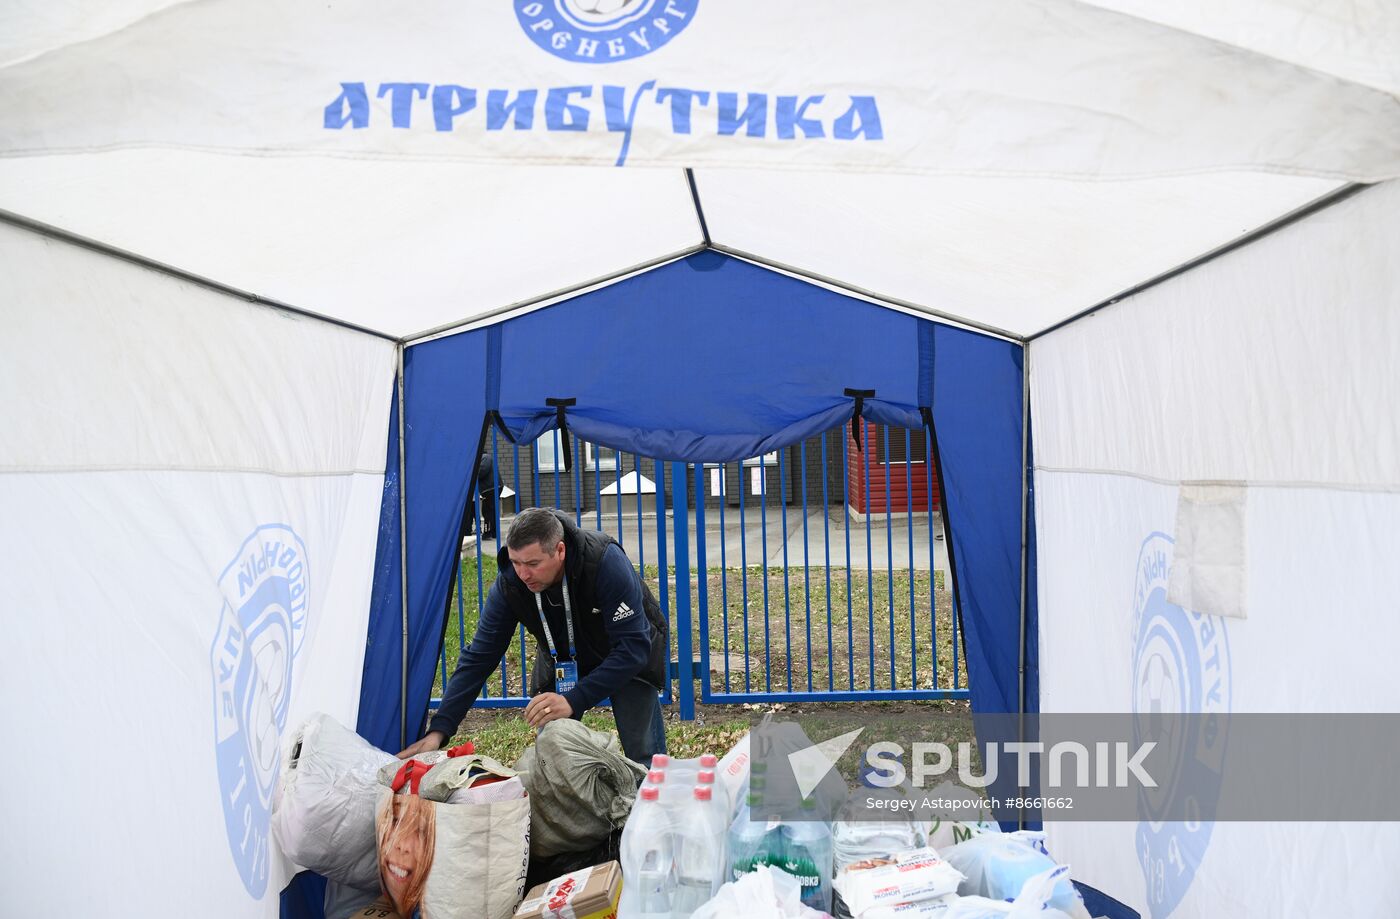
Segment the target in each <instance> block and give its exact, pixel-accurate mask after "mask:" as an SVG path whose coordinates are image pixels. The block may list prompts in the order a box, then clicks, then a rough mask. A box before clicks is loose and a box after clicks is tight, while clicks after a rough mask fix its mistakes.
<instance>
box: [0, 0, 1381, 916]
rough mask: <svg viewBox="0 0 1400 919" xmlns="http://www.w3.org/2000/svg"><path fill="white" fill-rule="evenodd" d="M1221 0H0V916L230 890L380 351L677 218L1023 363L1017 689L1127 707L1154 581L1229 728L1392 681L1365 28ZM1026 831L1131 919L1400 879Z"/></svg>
mask: <svg viewBox="0 0 1400 919" xmlns="http://www.w3.org/2000/svg"><path fill="white" fill-rule="evenodd" d="M1218 6H1220V5H1219V4H1205V3H1196V2H1191V3H1179V4H1173V5H1172V8H1171V9H1170V10H1165V9H1162V8H1161V7H1162V5H1161V4H1149V3H1143V2H1132V0H1123V2H1082V0H1038V2H1037V0H996V2H988V3H980V4H966V3H955V2H952V0H938V2H928V0H922V2H918V0H900V2H890V3H885V4H880V5H879V6H878V8H877V9H873V10H864V9H858V8H854V7H851V6H850V5H848V4H837V3H834V2H825V0H823V2H819V3H814V2H803V3H799V2H796V0H781V2H769V3H764V4H740V3H732V2H731V3H721V2H719V0H706V2H704V3H701V2H699V0H670V2H662V0H628V2H625V3H602V4H598V3H581V2H577V0H554V2H525V0H515V2H513V3H511V4H504V3H498V4H491V5H485V4H481V5H474V6H471V7H466V6H464V5H462V4H453V3H446V2H441V0H431V2H425V3H419V4H415V5H412V6H411V7H405V8H393V9H387V8H385V7H384V6H383V5H382V4H371V3H367V2H363V0H349V2H342V3H334V4H291V5H289V4H279V3H272V2H267V0H248V2H243V3H232V2H229V0H200V2H180V0H123V2H120V3H110V2H109V3H105V4H95V3H90V2H89V3H83V2H65V3H49V4H33V3H13V4H10V5H8V6H6V7H4V8H3V9H0V111H3V112H4V117H3V119H0V210H3V211H4V212H5V219H4V222H3V224H0V279H3V280H0V291H3V303H4V307H3V308H4V312H5V328H6V335H5V338H4V351H5V360H4V361H3V362H0V368H2V369H0V374H3V375H4V378H5V384H4V387H3V390H2V391H3V398H4V404H5V413H4V419H5V421H6V427H7V430H8V432H9V436H8V437H7V438H6V439H5V442H4V446H3V447H0V455H3V461H0V469H3V472H4V475H3V476H0V489H3V491H4V495H5V505H4V506H5V507H6V509H7V510H8V513H7V514H6V515H5V521H4V523H3V524H0V557H3V558H4V559H5V563H4V565H5V567H4V571H5V573H6V575H7V578H6V580H7V581H8V583H9V584H11V585H12V590H11V597H10V602H9V604H8V606H7V609H8V610H9V617H10V620H11V627H10V629H9V630H8V632H9V635H10V640H9V641H8V642H7V643H6V648H7V653H6V655H5V657H6V660H5V666H4V668H3V673H4V678H3V679H4V698H5V700H6V701H5V703H4V716H5V724H6V725H7V727H9V729H10V731H9V733H10V736H11V737H12V738H14V739H15V740H16V741H17V744H16V754H15V755H12V756H11V757H10V758H9V763H10V765H8V766H7V767H6V768H5V769H4V770H3V772H0V783H3V787H4V788H5V789H6V792H5V798H4V800H5V802H6V804H7V806H8V808H7V809H8V810H9V811H10V813H11V814H13V815H15V816H17V818H18V819H17V821H16V825H17V827H18V828H19V831H18V832H12V833H8V834H6V839H7V841H6V842H5V843H4V844H3V845H4V850H3V852H4V855H5V859H4V862H5V864H6V865H7V866H8V867H7V869H6V871H5V872H4V875H3V876H4V877H5V879H6V880H8V881H9V882H10V884H9V887H10V889H11V894H10V900H9V901H7V902H11V903H13V904H14V906H13V908H14V909H16V910H19V911H38V910H47V911H50V912H76V911H77V910H78V909H79V908H83V907H86V908H88V909H89V910H90V908H91V906H92V905H93V904H94V903H97V902H108V903H112V904H123V905H122V906H114V907H113V908H114V909H115V910H116V911H119V912H122V911H128V910H129V911H136V910H138V909H139V910H141V911H142V912H145V913H162V914H164V913H171V914H174V913H177V912H178V913H183V912H186V911H188V909H189V908H190V905H191V904H194V905H197V908H200V909H202V910H205V911H214V912H218V913H219V914H226V915H230V916H242V915H249V916H253V915H271V914H272V913H273V912H274V911H275V910H276V908H277V906H276V903H277V897H276V896H275V894H276V891H277V890H278V889H280V887H281V886H282V885H283V884H284V883H285V882H286V880H287V878H288V877H289V876H290V873H291V872H292V871H293V870H294V869H293V867H292V866H291V865H289V864H288V863H286V861H285V860H284V859H282V858H281V856H280V854H279V853H278V852H276V850H275V848H274V847H271V845H270V841H269V839H268V836H267V824H266V813H267V807H268V800H267V795H268V792H269V789H270V787H271V782H272V780H273V777H274V775H275V772H276V762H277V756H278V755H279V749H280V748H279V738H280V736H281V734H282V732H283V731H284V730H285V729H286V727H287V725H289V724H292V723H295V722H296V721H297V719H299V718H300V717H302V716H304V715H305V714H307V713H309V712H311V711H315V710H323V711H327V712H330V713H331V714H333V715H335V716H336V717H338V718H340V719H342V720H344V721H346V722H347V723H354V721H355V719H356V715H357V713H358V709H359V705H360V698H361V673H362V664H363V661H364V659H365V655H366V649H365V644H366V642H365V636H366V630H367V623H368V622H369V617H370V594H371V589H372V582H373V580H374V577H375V567H376V541H377V540H382V539H383V538H384V536H385V532H387V531H392V530H394V529H396V528H397V527H398V525H399V524H398V521H397V520H394V521H389V520H387V519H381V499H382V497H383V494H382V493H383V489H384V485H385V473H386V469H387V470H388V471H389V472H390V473H391V478H392V473H393V472H395V471H396V470H394V469H393V459H392V454H388V453H386V442H388V441H389V440H390V438H391V437H392V435H393V433H394V432H393V430H392V429H391V409H392V408H393V406H392V405H391V402H392V399H393V393H394V385H393V381H394V378H395V371H396V367H398V366H402V362H403V353H404V351H405V350H406V349H407V350H409V351H411V350H412V349H414V348H415V347H418V346H419V345H420V344H423V343H426V342H428V341H430V340H432V339H434V338H435V337H439V336H442V335H445V334H448V333H452V332H458V331H461V330H465V329H472V328H480V327H485V326H489V325H491V324H492V323H496V322H499V321H500V320H502V319H504V318H506V317H511V316H516V315H519V314H521V313H523V312H525V311H528V310H532V309H535V308H537V307H539V306H541V305H543V304H547V303H551V302H555V301H558V300H560V299H563V298H565V297H568V296H571V295H573V294H576V293H578V292H581V291H584V290H588V289H590V288H593V287H597V286H600V285H605V284H609V283H612V282H614V281H617V280H618V279H620V278H624V277H627V276H629V275H631V274H634V273H636V272H639V271H643V270H645V269H648V268H652V267H655V266H658V265H662V264H666V263H668V262H671V261H673V260H675V259H677V258H680V257H682V256H685V255H688V254H691V253H694V252H696V251H699V250H701V249H703V248H706V247H709V248H713V249H717V250H719V251H722V252H726V253H729V254H731V255H734V256H736V257H739V258H741V259H747V260H750V261H753V262H757V263H759V264H763V265H766V266H769V267H771V268H774V269H775V270H779V271H782V272H786V273H789V274H794V275H797V276H801V277H805V278H808V279H810V280H813V281H814V282H816V283H818V284H821V285H824V286H827V287H831V288H833V289H837V290H840V291H843V292H845V293H848V294H851V295H853V296H856V297H858V298H861V299H866V300H870V301H873V302H875V303H879V304H882V305H886V306H889V307H891V308H893V309H896V310H900V311H902V312H904V313H908V314H911V315H914V316H918V317H922V318H930V317H934V318H938V319H940V320H944V321H947V322H949V323H953V324H957V325H961V326H963V327H966V328H971V329H975V330H979V331H981V332H985V333H987V334H990V335H993V336H997V337H999V338H1001V339H1005V340H1008V341H1010V342H1012V343H1013V344H1015V345H1016V346H1018V347H1020V348H1023V351H1024V358H1023V360H1024V366H1025V367H1026V368H1027V369H1028V372H1027V374H1026V387H1027V390H1028V392H1029V405H1030V410H1029V411H1030V417H1029V419H1028V423H1029V426H1030V429H1031V431H1032V433H1033V440H1034V471H1033V477H1032V479H1031V484H1032V485H1033V491H1034V494H1035V514H1034V535H1035V544H1036V550H1037V553H1038V567H1037V573H1038V575H1037V580H1036V581H1034V582H1032V583H1030V584H1029V585H1028V592H1029V594H1030V596H1031V597H1032V599H1033V601H1034V604H1035V605H1037V606H1038V630H1037V633H1036V634H1035V635H1033V636H1032V638H1033V639H1038V646H1039V653H1038V657H1037V658H1036V661H1035V663H1038V680H1035V686H1034V687H1033V689H1034V690H1038V695H1039V707H1040V709H1041V710H1042V711H1045V712H1054V711H1083V710H1103V709H1107V710H1118V711H1129V710H1131V709H1132V706H1133V705H1134V685H1135V679H1136V678H1137V676H1138V674H1137V672H1136V668H1138V667H1139V666H1140V665H1141V662H1142V649H1141V648H1140V647H1139V644H1140V643H1139V640H1138V629H1139V627H1140V624H1141V622H1142V620H1143V618H1144V616H1147V615H1149V614H1150V611H1149V610H1147V608H1146V607H1145V606H1144V605H1143V604H1142V603H1140V602H1138V600H1137V598H1138V597H1139V596H1140V592H1141V591H1142V590H1143V589H1144V588H1145V587H1152V586H1154V585H1155V586H1160V587H1163V588H1166V589H1168V592H1169V594H1170V596H1171V598H1172V600H1173V602H1175V603H1178V604H1182V605H1184V606H1185V607H1186V608H1187V609H1198V610H1201V609H1204V610H1208V611H1212V612H1215V611H1218V612H1219V613H1221V614H1223V615H1224V618H1223V619H1222V620H1221V622H1222V626H1221V629H1220V630H1219V631H1218V632H1216V633H1213V634H1212V636H1211V638H1210V643H1207V639H1206V638H1203V637H1201V636H1200V635H1199V634H1197V635H1196V636H1195V638H1194V639H1193V638H1192V635H1190V634H1188V635H1184V636H1179V637H1181V638H1182V640H1183V641H1185V640H1187V639H1192V640H1194V641H1196V642H1197V644H1196V646H1195V647H1194V652H1195V653H1196V654H1198V655H1200V656H1202V657H1210V656H1211V655H1212V654H1215V653H1217V652H1219V651H1220V650H1221V649H1222V648H1223V649H1224V650H1225V652H1226V653H1227V659H1228V664H1229V670H1228V690H1229V692H1228V694H1227V695H1225V696H1224V697H1223V698H1225V699H1226V702H1225V704H1227V705H1228V706H1229V708H1230V710H1233V711H1265V712H1267V711H1280V712H1285V711H1318V712H1341V711H1387V710H1392V711H1393V710H1397V706H1400V689H1397V688H1396V684H1395V682H1394V681H1393V680H1391V679H1389V678H1388V676H1389V675H1388V660H1387V650H1386V649H1387V648H1388V647H1389V646H1390V645H1392V644H1393V643H1394V642H1395V641H1396V640H1397V639H1400V624H1397V619H1396V617H1395V616H1394V614H1393V613H1394V610H1393V606H1394V604H1393V602H1391V601H1390V599H1389V597H1390V591H1388V590H1387V589H1386V586H1387V585H1386V584H1385V582H1384V579H1385V575H1386V573H1387V572H1388V571H1390V570H1391V567H1392V566H1390V565H1388V564H1387V562H1388V560H1389V559H1391V558H1393V557H1394V556H1395V555H1396V552H1397V550H1400V504H1397V498H1396V493H1397V491H1400V413H1397V412H1396V411H1395V396H1394V394H1395V393H1396V392H1400V376H1398V375H1400V370H1398V369H1397V367H1400V361H1397V360H1396V358H1397V355H1400V303H1397V297H1400V254H1398V253H1400V186H1397V185H1396V184H1395V183H1394V182H1393V181H1391V180H1394V179H1397V178H1400V13H1397V11H1396V8H1395V6H1394V5H1393V4H1390V3H1386V2H1383V0H1349V2H1341V0H1337V2H1323V3H1309V4H1304V3H1300V2H1295V0H1239V2H1234V3H1230V4H1228V5H1227V6H1228V9H1223V10H1222V9H1218V8H1217V7H1218ZM618 166H623V167H624V168H616V167H618ZM317 317H321V318H317ZM322 319H329V320H331V321H329V322H327V321H322ZM656 347H658V348H663V347H664V344H658V345H657V346H656ZM386 456H388V457H389V459H387V460H386ZM405 481H407V482H408V483H409V484H408V486H407V487H409V488H411V487H412V484H411V483H412V478H411V476H410V477H409V478H407V479H406V480H405ZM412 525H413V524H412V521H411V520H410V522H409V526H412ZM448 544H449V545H453V544H454V543H453V542H452V541H451V540H449V541H448ZM1184 546H1188V547H1189V550H1190V551H1189V552H1188V553H1187V554H1186V557H1185V558H1184V559H1183V558H1180V557H1178V558H1176V559H1175V561H1174V563H1173V556H1174V555H1177V556H1180V555H1181V549H1182V548H1183V547H1184ZM1158 557H1161V558H1162V559H1164V560H1165V561H1166V563H1167V566H1168V567H1169V569H1170V574H1168V573H1167V568H1161V569H1158V568H1156V567H1155V566H1153V565H1151V564H1148V565H1146V566H1144V564H1143V559H1144V558H1148V559H1149V560H1151V559H1155V558H1158ZM379 562H380V564H381V565H382V564H383V562H384V560H383V558H380V559H379ZM1154 579H1155V580H1154ZM271 580H276V581H277V583H278V585H279V587H278V589H279V590H280V591H281V593H280V594H279V598H280V604H273V605H272V606H268V605H266V604H263V605H258V604H252V603H251V602H250V601H248V597H250V596H252V595H254V594H257V592H258V591H260V590H264V589H265V588H266V585H267V584H268V583H270V581H271ZM1158 582H1160V583H1158ZM269 609H275V615H274V614H269V613H268V612H267V611H268V610H269ZM1220 636H1228V638H1227V639H1224V638H1221V637H1220ZM1009 640H1012V641H1014V640H1015V637H1014V636H1011V638H1010V639H1009ZM1221 641H1227V642H1228V644H1227V645H1221V644H1219V642H1221ZM395 653H397V649H396V650H395ZM407 653H408V652H407V649H405V651H404V654H405V657H406V656H407ZM1216 660H1220V658H1218V657H1217V658H1216ZM1034 673H1035V671H1032V674H1033V677H1032V678H1033V679H1035V677H1034ZM269 674H275V675H276V676H275V677H270V676H269ZM1209 688H1210V687H1205V688H1204V689H1203V688H1202V687H1185V688H1183V689H1182V691H1183V692H1185V693H1186V695H1185V696H1184V698H1187V699H1197V700H1198V701H1200V700H1204V699H1205V697H1206V695H1208V693H1205V690H1208V689H1209ZM1187 690H1191V691H1192V692H1196V694H1197V695H1194V696H1193V695H1191V693H1190V692H1188V691H1187ZM1203 693H1205V694H1203ZM1201 704H1206V702H1205V701H1202V703H1201ZM1209 704H1216V702H1215V701H1214V700H1212V701H1210V703H1209ZM211 732H212V740H211ZM79 758H80V759H81V762H83V763H84V766H83V771H84V772H87V770H88V769H89V767H88V766H87V765H86V764H88V763H92V762H100V763H101V764H102V766H101V768H100V773H96V772H95V773H94V774H100V775H101V779H100V781H91V782H84V783H75V782H68V781H66V780H65V781H64V782H62V783H54V787H53V788H52V789H46V788H45V783H43V781H42V778H43V777H44V776H46V775H60V774H63V775H68V774H73V773H71V772H70V771H69V769H68V767H67V766H66V765H64V764H65V763H73V762H77V761H79ZM31 760H32V761H33V763H36V764H38V768H35V765H33V764H32V763H31ZM60 786H61V787H60ZM1049 831H1050V844H1051V846H1052V851H1054V852H1056V855H1057V856H1058V857H1060V858H1061V859H1063V860H1065V861H1068V862H1069V863H1071V864H1072V865H1073V866H1074V867H1075V874H1076V876H1077V877H1082V878H1083V879H1084V880H1086V881H1088V882H1089V883H1091V884H1094V885H1095V886H1097V887H1099V888H1100V889H1102V890H1105V891H1107V892H1109V893H1111V894H1113V895H1114V896H1116V897H1118V898H1119V899H1121V900H1123V901H1124V902H1125V903H1127V904H1129V905H1130V906H1132V907H1134V908H1137V909H1140V910H1142V911H1143V913H1144V915H1151V916H1153V917H1155V919H1161V917H1163V916H1166V915H1168V914H1170V915H1172V916H1183V917H1185V916H1201V917H1208V916H1217V915H1225V914H1248V915H1255V914H1257V915H1294V914H1296V915H1304V914H1312V913H1320V912H1332V913H1337V914H1348V913H1354V914H1362V915H1365V914H1374V913H1375V912H1376V910H1377V909H1378V907H1377V906H1376V904H1381V903H1388V902H1392V901H1393V900H1395V899H1396V896H1397V894H1398V893H1400V890H1397V886H1396V885H1397V882H1396V881H1395V880H1394V873H1393V871H1391V870H1389V867H1388V866H1389V864H1390V862H1391V861H1393V856H1394V855H1395V853H1396V852H1397V851H1400V831H1397V829H1396V827H1395V826H1393V825H1374V826H1373V825H1359V824H1348V825H1341V824H1338V825H1312V826H1289V825H1282V824H1222V825H1220V826H1218V827H1216V828H1215V829H1214V833H1213V834H1207V835H1206V838H1204V839H1202V838H1201V837H1200V836H1199V835H1197V836H1195V837H1189V838H1188V837H1173V836H1171V835H1170V834H1166V835H1161V834H1159V835H1155V836H1152V837H1150V839H1149V840H1148V842H1147V843H1145V844H1144V843H1142V842H1141V838H1140V837H1137V836H1135V834H1136V833H1137V831H1138V830H1137V828H1136V827H1134V826H1128V825H1121V826H1120V825H1103V824H1064V825H1057V824H1053V823H1052V824H1050V825H1049ZM1173 844H1175V845H1177V846H1187V847H1188V848H1187V856H1186V857H1185V859H1184V860H1183V859H1182V858H1168V856H1167V854H1164V853H1166V851H1167V847H1169V846H1171V845H1173ZM1144 845H1146V847H1147V848H1146V850H1145V851H1146V852H1147V853H1148V854H1147V855H1146V856H1144V855H1143V854H1142V852H1143V851H1144V849H1143V846H1144ZM1192 846H1194V848H1190V847H1192ZM1155 847H1160V848H1155ZM1178 854H1179V852H1178ZM60 874H61V876H62V878H63V880H62V882H58V881H48V882H45V883H44V884H42V885H34V884H32V882H31V879H33V878H37V877H50V878H56V877H58V876H59V875H60ZM1280 878H1287V879H1290V880H1286V881H1280V880H1279V879H1280ZM127 904H130V905H127ZM138 904H139V905H138Z"/></svg>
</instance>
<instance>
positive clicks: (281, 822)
mask: <svg viewBox="0 0 1400 919" xmlns="http://www.w3.org/2000/svg"><path fill="white" fill-rule="evenodd" d="M286 751H287V753H286V756H285V757H284V760H283V763H282V778H281V780H280V782H279V783H278V786H277V792H276V794H275V795H274V797H273V804H272V833H273V835H274V836H275V837H276V839H277V844H278V846H280V847H281V849H282V852H283V854H285V855H286V856H287V857H288V858H290V859H291V860H292V861H294V862H296V863H297V864H298V865H300V866H301V867H303V868H307V869H310V870H312V871H317V872H320V873H321V874H323V875H325V876H326V877H327V878H329V879H330V880H333V881H339V882H340V883H342V884H346V885H349V886H350V887H354V888H358V889H360V890H378V889H379V868H378V866H377V865H376V864H375V854H374V845H375V842H374V813H375V807H376V804H377V802H378V800H379V791H380V786H379V782H378V773H379V769H380V767H381V766H383V765H384V764H385V763H389V762H395V761H396V760H395V758H394V756H393V755H392V754H390V753H385V752H384V751H383V750H378V749H375V748H374V747H373V746H371V745H370V744H369V742H368V741H366V740H365V739H364V738H363V737H361V736H360V735H358V734H356V733H355V732H354V731H351V730H350V729H349V728H346V727H344V726H342V725H341V724H340V723H339V722H338V721H336V720H335V719H334V718H332V717H331V716H329V715H324V714H321V713H319V712H318V713H317V714H314V715H312V716H311V717H310V718H308V719H307V720H306V721H305V722H304V723H303V724H302V725H301V726H300V727H298V728H297V729H296V730H295V731H294V732H292V735H291V737H290V738H289V742H288V743H287V744H286Z"/></svg>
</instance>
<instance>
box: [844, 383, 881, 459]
mask: <svg viewBox="0 0 1400 919" xmlns="http://www.w3.org/2000/svg"><path fill="white" fill-rule="evenodd" d="M846 395H848V396H850V397H851V398H853V399H855V400H856V407H855V410H854V411H853V412H851V439H852V440H854V441H855V442H856V451H857V452H862V453H863V452H864V451H863V450H861V446H860V429H861V427H862V425H861V417H860V416H861V413H862V412H864V411H865V400H866V399H873V398H875V390H873V389H852V388H851V387H849V386H847V387H846Z"/></svg>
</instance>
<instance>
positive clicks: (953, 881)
mask: <svg viewBox="0 0 1400 919" xmlns="http://www.w3.org/2000/svg"><path fill="white" fill-rule="evenodd" d="M962 879H963V876H962V875H961V874H959V873H958V871H957V869H956V868H954V867H953V866H952V865H950V864H948V862H946V861H944V860H943V859H942V858H939V856H938V853H937V852H935V851H933V850H932V849H929V848H923V849H913V850H911V851H908V852H900V853H899V854H897V855H895V856H894V857H892V858H886V859H874V860H872V861H870V862H856V863H855V864H852V865H847V866H846V867H845V868H843V869H841V872H840V873H839V874H838V875H837V876H836V892H837V893H839V894H840V895H841V900H842V902H844V903H845V905H846V907H847V908H848V909H849V910H850V911H851V915H853V916H858V917H862V919H864V917H865V916H866V914H867V912H868V911H870V910H872V909H874V908H875V907H882V906H894V905H895V904H899V903H910V902H917V901H920V900H936V899H938V898H940V897H945V896H947V895H948V894H951V893H956V892H957V890H958V885H959V883H960V882H961V881H962Z"/></svg>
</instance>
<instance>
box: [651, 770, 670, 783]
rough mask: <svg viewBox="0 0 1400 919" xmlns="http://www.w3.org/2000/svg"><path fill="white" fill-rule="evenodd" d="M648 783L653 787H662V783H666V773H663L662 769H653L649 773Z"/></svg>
mask: <svg viewBox="0 0 1400 919" xmlns="http://www.w3.org/2000/svg"><path fill="white" fill-rule="evenodd" d="M647 781H648V782H650V783H651V784H653V785H660V784H661V783H662V782H664V781H666V773H664V772H662V771H661V770H660V769H653V770H651V771H650V772H648V773H647Z"/></svg>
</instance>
